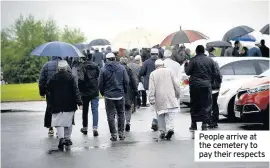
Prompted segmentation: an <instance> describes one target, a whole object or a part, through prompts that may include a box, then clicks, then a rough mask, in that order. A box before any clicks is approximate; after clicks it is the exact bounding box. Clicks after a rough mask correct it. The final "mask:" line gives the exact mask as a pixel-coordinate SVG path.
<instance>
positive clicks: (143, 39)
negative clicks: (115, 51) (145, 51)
mask: <svg viewBox="0 0 270 168" xmlns="http://www.w3.org/2000/svg"><path fill="white" fill-rule="evenodd" d="M162 38H164V37H163V36H162V35H161V34H160V33H157V32H154V31H147V30H146V29H144V28H135V29H131V30H128V31H124V32H121V33H119V34H118V35H117V36H116V37H115V38H114V40H113V41H112V46H113V47H115V48H125V49H133V48H151V47H152V46H154V45H156V44H159V43H160V41H161V40H162Z"/></svg>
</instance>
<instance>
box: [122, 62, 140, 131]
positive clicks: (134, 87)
mask: <svg viewBox="0 0 270 168" xmlns="http://www.w3.org/2000/svg"><path fill="white" fill-rule="evenodd" d="M127 62H128V59H127V58H126V57H121V58H120V63H121V64H122V65H123V66H124V67H125V70H126V72H127V74H128V78H129V84H128V85H127V93H125V117H126V131H127V132H129V131H130V120H131V113H132V107H134V102H135V97H136V96H137V94H138V82H137V80H136V78H135V74H134V73H133V72H132V70H131V69H130V68H129V67H128V65H127Z"/></svg>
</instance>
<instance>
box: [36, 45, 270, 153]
mask: <svg viewBox="0 0 270 168" xmlns="http://www.w3.org/2000/svg"><path fill="white" fill-rule="evenodd" d="M240 46H241V44H240V42H239V41H236V42H235V43H234V47H229V48H227V49H226V50H224V56H236V57H237V56H263V57H269V48H268V47H266V46H265V42H264V40H262V41H261V43H260V45H257V46H258V47H257V46H256V47H253V48H250V49H248V48H247V47H242V49H241V51H240ZM207 51H208V53H209V54H208V55H206V54H205V48H204V47H203V46H201V45H199V46H197V48H196V51H195V53H196V55H195V56H194V57H192V55H191V50H190V49H188V48H186V47H185V46H184V45H182V46H180V45H175V46H173V47H171V48H166V49H165V50H164V49H163V48H162V47H160V46H159V45H156V46H154V47H153V48H142V49H141V50H139V49H132V50H131V51H130V52H128V51H127V50H125V49H121V50H119V52H112V49H111V48H110V47H107V48H106V49H104V48H102V49H101V51H99V49H98V48H91V49H90V50H87V51H86V52H83V54H84V56H85V57H81V58H65V59H62V58H61V57H52V60H51V61H49V62H48V63H46V64H45V65H44V66H43V68H42V70H41V74H40V79H39V90H40V95H41V96H42V97H46V100H47V109H46V113H45V118H44V126H45V127H47V128H49V134H50V135H54V130H53V127H55V128H56V129H57V134H58V137H59V146H58V147H59V149H60V150H63V147H64V146H70V145H72V141H71V139H70V137H71V133H72V124H75V123H74V113H75V111H76V110H77V106H78V107H79V108H80V109H81V110H82V128H81V132H82V133H83V134H85V135H86V134H88V111H89V104H90V103H91V111H92V116H93V117H92V118H93V122H92V131H93V136H95V137H96V136H99V132H98V121H99V112H98V110H99V97H100V95H99V93H100V94H101V96H103V97H104V100H105V108H106V114H107V120H108V125H109V130H110V133H111V138H110V139H111V141H116V140H117V138H119V139H120V140H124V139H125V134H124V132H125V131H127V132H128V131H130V129H131V114H132V113H133V112H135V111H136V110H138V109H139V108H141V107H151V109H152V111H155V112H154V113H153V114H154V115H153V120H152V127H151V128H152V129H153V130H154V131H157V130H159V131H160V138H161V139H168V140H169V139H171V137H172V135H173V134H174V124H173V123H174V114H175V113H176V112H178V111H179V110H180V103H179V99H180V94H181V91H180V85H181V80H182V73H184V72H185V73H186V74H187V75H188V76H190V97H191V126H190V130H191V131H194V130H197V122H202V123H203V124H202V130H207V128H208V127H210V128H216V127H218V125H217V121H218V116H219V112H218V105H217V98H218V94H219V89H220V85H221V82H222V76H221V74H220V72H219V67H218V65H217V63H216V62H214V61H213V59H211V57H215V54H214V53H215V48H213V47H209V48H207ZM182 65H183V66H184V68H181V66H182ZM163 88H166V89H163ZM147 99H148V101H147ZM147 102H149V103H150V104H147ZM116 119H117V127H116V122H115V120H116Z"/></svg>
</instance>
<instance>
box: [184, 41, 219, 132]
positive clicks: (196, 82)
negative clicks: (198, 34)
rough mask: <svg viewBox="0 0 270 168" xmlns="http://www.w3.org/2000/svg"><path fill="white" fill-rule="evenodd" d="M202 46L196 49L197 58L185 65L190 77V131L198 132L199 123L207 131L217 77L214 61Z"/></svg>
mask: <svg viewBox="0 0 270 168" xmlns="http://www.w3.org/2000/svg"><path fill="white" fill-rule="evenodd" d="M204 53H205V49H204V47H203V46H202V45H198V46H197V48H196V56H195V57H192V58H191V59H190V62H186V63H185V72H186V74H187V75H188V76H190V84H189V87H190V100H191V102H190V104H191V108H190V114H191V127H190V130H191V131H194V130H197V122H202V130H207V124H208V123H209V122H210V113H211V111H212V80H213V77H215V76H217V74H216V71H215V63H214V61H213V59H211V58H209V57H207V56H206V55H205V54H204Z"/></svg>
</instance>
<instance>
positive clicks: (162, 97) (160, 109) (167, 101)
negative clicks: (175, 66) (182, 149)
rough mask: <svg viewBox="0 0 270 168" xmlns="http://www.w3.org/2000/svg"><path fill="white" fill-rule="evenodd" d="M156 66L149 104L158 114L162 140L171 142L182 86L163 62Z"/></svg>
mask: <svg viewBox="0 0 270 168" xmlns="http://www.w3.org/2000/svg"><path fill="white" fill-rule="evenodd" d="M155 66H156V70H155V71H153V72H152V73H151V74H150V79H149V102H150V104H151V105H152V106H153V107H154V108H155V111H156V113H157V119H158V128H159V131H160V138H161V139H164V138H166V139H167V140H170V139H171V137H172V135H173V134H174V115H175V113H176V112H178V111H179V103H178V101H177V99H179V98H180V85H179V83H178V81H177V79H176V78H175V76H174V74H173V72H172V71H171V70H170V69H169V68H165V67H164V62H163V61H162V60H160V59H159V60H157V61H156V62H155ZM164 88H166V89H164Z"/></svg>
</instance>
